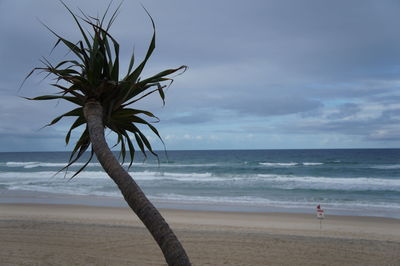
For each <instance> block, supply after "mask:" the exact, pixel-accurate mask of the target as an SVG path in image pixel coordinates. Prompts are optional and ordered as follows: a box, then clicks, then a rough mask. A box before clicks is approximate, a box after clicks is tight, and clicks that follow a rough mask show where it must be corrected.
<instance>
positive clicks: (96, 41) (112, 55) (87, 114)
mask: <svg viewBox="0 0 400 266" xmlns="http://www.w3.org/2000/svg"><path fill="white" fill-rule="evenodd" d="M62 4H63V5H64V6H65V8H66V9H67V10H68V12H69V13H70V14H71V15H72V18H73V19H74V21H75V23H76V25H77V27H78V29H79V31H80V33H81V37H82V40H80V41H78V42H71V41H68V40H66V39H64V38H63V37H61V36H59V35H58V34H57V33H55V32H54V31H53V30H51V29H50V28H48V27H47V26H46V25H45V26H46V27H47V28H48V29H49V30H50V31H51V32H52V33H53V34H55V36H56V37H57V42H56V44H55V46H54V47H53V49H54V48H55V47H56V46H58V45H59V44H63V45H65V46H66V47H67V48H68V49H69V50H70V52H72V53H70V54H72V55H73V59H68V60H65V61H62V62H59V63H58V64H56V65H53V64H51V63H50V62H49V61H48V60H47V59H43V60H42V63H43V64H44V66H43V67H37V68H34V69H33V70H32V71H31V72H30V73H29V74H28V76H27V77H26V79H27V78H28V77H29V76H31V75H32V73H33V72H35V71H41V72H45V73H47V74H48V75H50V76H53V77H54V80H55V81H54V83H53V84H51V85H53V86H54V87H55V88H57V90H58V93H55V94H53V95H44V96H39V97H35V98H28V99H30V100H54V99H58V100H60V99H61V100H66V101H68V102H71V103H73V104H75V105H77V108H75V109H73V110H71V111H69V112H67V113H65V114H63V115H61V116H58V117H57V118H55V119H54V120H53V121H51V122H50V123H49V124H48V125H49V126H50V125H54V124H56V123H57V122H58V121H60V119H62V118H64V117H75V118H76V119H75V121H74V122H73V123H72V125H71V128H70V129H69V131H68V132H67V134H66V137H65V142H66V144H68V143H69V140H70V136H71V132H72V131H73V130H75V129H76V128H78V127H83V128H84V130H83V133H82V134H81V136H80V138H79V139H78V141H77V142H76V144H75V146H74V148H73V151H72V153H71V156H70V158H69V162H68V164H67V165H66V166H65V167H64V168H63V169H61V170H66V171H67V170H68V167H69V166H71V165H73V164H74V163H75V162H76V161H77V160H78V159H79V158H81V156H82V155H83V154H84V153H85V152H86V151H88V150H90V157H89V159H88V161H87V162H86V164H84V166H83V167H81V168H80V169H79V170H78V171H77V172H76V173H75V174H74V175H73V176H72V177H74V176H76V175H78V174H79V173H80V172H81V171H82V170H83V169H84V168H85V167H86V166H87V164H88V163H89V162H90V160H91V159H92V158H93V155H94V154H95V155H96V157H97V159H98V161H99V162H100V164H101V165H102V167H103V168H104V170H105V171H106V172H107V174H108V175H109V176H110V178H111V179H112V180H113V181H114V182H115V183H116V184H117V186H118V188H119V189H120V191H121V193H122V195H123V196H124V198H125V200H126V202H127V203H128V205H129V206H130V208H131V209H132V210H133V211H134V212H135V213H136V215H137V216H138V217H139V218H140V220H141V221H142V222H143V223H144V225H145V226H146V227H147V229H148V230H149V231H150V233H151V235H152V236H153V238H154V239H155V241H156V242H157V244H158V245H159V247H160V248H161V250H162V252H163V254H164V257H165V260H166V262H167V263H168V265H190V261H189V258H188V256H187V254H186V252H185V250H184V248H183V247H182V245H181V243H180V242H179V240H178V239H177V237H176V235H175V234H174V233H173V231H172V230H171V228H170V227H169V225H168V223H167V222H166V221H165V220H164V218H163V217H162V216H161V214H160V213H159V211H158V210H157V209H156V208H155V207H154V206H153V204H152V203H151V202H150V201H149V200H148V199H147V197H146V196H145V194H144V193H143V192H142V190H141V189H140V187H139V186H138V185H137V184H136V182H135V181H134V180H133V179H132V177H131V176H130V175H129V174H128V172H127V171H126V170H125V169H124V168H123V167H122V164H123V163H124V161H125V158H126V155H127V154H128V153H129V154H128V155H129V157H130V164H129V167H131V166H132V163H133V160H134V153H135V148H136V149H139V150H140V151H141V152H142V153H143V154H144V155H145V156H146V150H147V151H148V152H150V153H152V154H154V155H155V156H157V154H156V153H155V152H154V151H153V149H152V147H151V144H150V142H149V141H148V139H147V138H146V136H145V135H144V134H143V133H142V131H141V130H140V129H139V127H140V126H145V127H148V128H149V129H150V130H151V131H152V132H154V134H155V135H156V136H158V138H160V140H161V141H162V139H161V137H160V135H159V133H158V131H157V129H156V128H155V127H154V126H153V125H152V124H151V123H150V122H149V121H148V119H149V118H150V119H153V120H156V121H158V118H157V117H156V116H155V115H153V114H152V113H151V112H149V111H145V110H139V109H134V108H130V106H131V105H132V104H134V103H136V102H137V101H139V100H141V99H143V98H145V97H146V96H148V95H150V94H152V93H155V92H157V93H158V94H159V95H160V97H161V99H162V101H163V102H164V97H165V95H164V88H165V87H166V85H165V83H167V85H170V84H171V83H172V81H173V80H172V79H171V78H170V77H169V76H170V75H171V74H173V73H178V72H184V71H185V70H186V68H187V67H186V66H181V67H178V68H174V69H167V70H165V71H162V72H160V73H158V74H156V75H153V76H151V77H148V78H141V77H140V76H141V73H142V70H143V68H144V66H145V64H146V63H147V61H148V59H149V57H150V56H151V54H152V52H153V50H154V48H155V25H154V21H153V19H152V17H151V16H150V14H149V13H148V12H147V10H146V9H144V10H145V11H146V13H147V14H148V16H149V17H150V20H151V22H152V26H153V37H152V40H151V42H150V46H149V48H148V50H147V53H146V56H145V57H144V60H143V61H142V62H141V63H140V64H138V65H137V66H136V67H135V68H133V67H134V64H135V62H134V55H132V57H131V60H130V63H129V66H128V73H127V74H126V75H125V77H123V78H122V79H120V78H119V77H120V66H119V44H118V42H117V41H116V40H115V39H114V38H113V37H112V36H111V35H110V33H109V29H110V27H111V25H112V23H113V22H114V20H115V18H116V16H117V13H118V10H119V9H120V6H121V5H119V6H118V7H117V8H116V10H115V12H113V13H112V14H110V16H109V17H110V18H109V19H107V21H106V19H105V18H106V17H107V13H108V11H109V9H110V5H111V3H110V5H109V6H108V7H107V9H106V12H105V13H104V15H103V16H102V17H101V18H99V17H96V18H94V17H91V16H88V15H86V14H84V13H83V12H82V11H81V15H79V16H78V15H76V14H75V13H73V12H72V11H71V10H70V8H69V7H68V6H67V5H66V4H65V3H63V2H62ZM81 23H82V24H81ZM83 24H84V25H87V26H88V27H89V28H90V29H91V30H90V31H88V30H87V29H85V28H84V27H82V25H83ZM26 79H25V80H26ZM168 83H169V84H168ZM146 117H147V119H146ZM105 129H110V130H111V131H112V132H114V133H115V134H116V137H117V143H116V145H120V149H121V150H120V158H122V159H121V160H120V161H121V162H120V161H119V160H118V159H117V158H116V157H115V156H114V154H113V153H112V152H111V150H110V148H109V146H108V144H107V142H106V140H105V137H104V131H105ZM131 137H132V139H133V137H134V141H133V140H132V139H131ZM134 144H135V145H134ZM61 170H60V171H61Z"/></svg>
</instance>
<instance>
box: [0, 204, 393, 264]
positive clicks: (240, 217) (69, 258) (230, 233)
mask: <svg viewBox="0 0 400 266" xmlns="http://www.w3.org/2000/svg"><path fill="white" fill-rule="evenodd" d="M162 213H163V214H164V215H165V217H166V219H167V221H168V222H169V223H170V224H171V226H172V228H173V229H174V231H175V232H176V234H177V235H178V237H179V238H180V240H181V241H182V243H183V245H184V247H185V248H186V250H187V252H188V255H189V257H190V258H191V260H192V262H193V265H249V266H252V265H393V266H398V265H400V220H398V219H388V218H374V217H350V216H328V217H327V218H326V219H325V220H324V221H323V223H322V230H320V229H319V221H318V220H317V219H316V217H315V216H314V215H310V214H288V213H228V212H227V213H223V212H203V211H180V210H162ZM0 265H165V262H164V260H163V257H162V253H161V251H160V250H159V248H158V247H157V245H156V243H155V242H154V241H153V239H152V238H151V236H150V235H149V233H148V232H147V231H146V229H145V228H144V226H143V225H142V224H141V223H140V222H139V221H138V219H137V218H136V217H135V216H134V215H133V214H132V213H131V211H130V210H129V209H127V208H112V207H87V206H77V205H39V204H0Z"/></svg>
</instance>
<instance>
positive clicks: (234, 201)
mask: <svg viewBox="0 0 400 266" xmlns="http://www.w3.org/2000/svg"><path fill="white" fill-rule="evenodd" d="M150 198H151V199H152V200H158V201H173V202H179V203H192V204H193V203H194V204H198V203H200V204H201V203H203V204H210V203H211V204H226V205H235V206H237V205H239V206H240V205H242V206H258V207H277V208H284V209H285V208H305V209H309V208H311V209H314V208H315V206H316V205H317V204H320V203H321V200H313V199H309V200H301V201H296V202H295V201H292V200H282V199H280V200H276V199H269V198H263V197H254V196H193V195H181V194H175V193H164V194H160V195H156V196H151V197H150ZM322 202H323V206H324V207H326V208H330V209H342V210H343V209H347V210H357V211H362V210H364V209H371V208H375V209H396V210H397V211H398V210H400V204H399V203H388V202H369V201H362V200H360V201H352V202H345V201H341V200H329V199H323V200H322Z"/></svg>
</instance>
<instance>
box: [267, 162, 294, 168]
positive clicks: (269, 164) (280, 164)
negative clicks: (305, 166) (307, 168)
mask: <svg viewBox="0 0 400 266" xmlns="http://www.w3.org/2000/svg"><path fill="white" fill-rule="evenodd" d="M259 164H260V165H263V166H268V167H290V166H296V165H298V163H294V162H290V163H269V162H265V163H259Z"/></svg>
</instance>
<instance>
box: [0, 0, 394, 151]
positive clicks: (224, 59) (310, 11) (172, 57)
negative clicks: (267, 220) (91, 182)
mask: <svg viewBox="0 0 400 266" xmlns="http://www.w3.org/2000/svg"><path fill="white" fill-rule="evenodd" d="M66 2H67V3H68V4H69V5H70V6H71V7H72V8H75V7H76V6H79V7H81V8H82V9H83V10H86V11H89V12H90V13H91V14H93V15H96V13H98V12H99V13H101V11H102V10H104V8H105V7H106V6H107V4H108V2H109V1H106V0H101V1H78V0H69V1H66ZM143 4H144V5H145V6H146V8H147V9H148V10H149V11H150V13H151V14H152V16H153V18H154V19H155V21H156V25H157V48H156V51H155V53H154V56H153V58H151V60H150V62H149V67H148V68H147V69H146V71H145V73H147V74H151V73H154V72H158V71H160V70H162V69H164V68H170V67H176V66H179V65H181V64H187V65H189V67H190V68H189V70H188V71H187V72H186V73H185V74H184V75H182V76H179V77H177V78H176V82H175V83H174V84H173V85H172V87H171V88H170V89H169V90H168V92H167V106H166V107H165V108H163V109H161V108H160V107H159V106H160V101H159V99H156V97H152V98H149V100H148V101H146V102H145V103H143V107H145V108H150V109H151V110H155V113H156V114H158V113H162V115H160V117H162V119H163V121H164V123H165V124H169V123H171V124H181V125H185V124H193V122H195V123H201V124H207V126H210V130H211V125H212V124H223V123H225V122H226V121H229V122H230V123H236V124H237V125H236V124H235V125H236V126H232V127H241V126H244V124H246V125H245V126H246V127H253V128H258V127H263V126H266V127H268V128H274V129H276V130H277V131H278V132H286V133H290V132H298V133H302V134H311V133H320V134H326V133H332V132H337V133H338V134H343V135H351V136H354V135H357V136H359V137H360V138H362V139H364V140H366V141H369V140H371V141H374V140H378V139H380V140H385V141H388V142H390V141H393V140H395V135H396V134H395V133H396V132H397V131H396V130H397V128H394V127H393V123H398V114H397V111H395V110H396V107H395V105H396V104H397V102H398V100H399V99H400V93H399V88H398V87H399V85H398V84H400V83H399V78H398V76H399V72H400V66H399V62H400V49H399V47H400V35H399V34H398V27H397V26H396V25H399V23H400V17H399V16H398V14H399V12H400V4H399V3H397V2H395V1H373V0H366V1H345V0H339V1H332V2H329V3H328V2H321V1H318V0H307V1H301V2H299V1H288V0H283V1H277V0H276V1H272V0H267V1H261V0H260V1H250V2H249V1H247V2H246V1H235V2H233V1H227V0H226V1H201V2H199V1H176V0H171V1H154V0H145V1H143ZM0 7H1V8H0V34H1V35H2V41H1V42H0V62H2V63H1V64H0V90H1V93H2V94H1V96H2V100H0V104H1V108H0V110H1V114H0V119H1V125H0V134H8V133H7V132H13V131H15V132H25V133H26V134H27V135H24V137H26V138H29V136H28V135H29V134H31V133H27V132H33V131H30V130H33V128H34V127H35V126H34V125H35V124H40V125H42V124H44V123H46V122H47V121H48V120H49V119H51V117H52V116H54V115H52V114H50V113H49V110H48V106H49V105H48V104H43V105H40V104H38V105H36V104H31V103H25V102H22V101H20V100H16V97H14V95H16V94H17V90H18V86H19V84H20V83H21V81H22V80H23V78H24V77H25V75H26V73H28V72H29V71H30V69H32V68H33V67H35V66H38V65H40V63H39V61H38V60H39V58H40V57H41V56H43V55H44V56H48V55H49V52H50V49H51V47H52V45H53V44H54V41H55V38H54V36H52V35H51V34H50V33H49V32H48V31H47V30H46V29H45V28H44V27H43V26H41V25H40V23H39V22H38V20H37V18H39V19H40V20H42V21H43V22H45V23H46V24H47V25H49V26H50V27H51V28H53V29H55V30H56V31H57V32H59V33H60V34H62V35H65V36H67V37H68V38H72V39H74V38H78V34H79V33H78V31H76V28H75V26H74V24H73V21H72V19H71V18H70V16H69V15H68V14H67V12H66V11H65V10H64V8H63V7H62V6H61V4H60V3H58V2H57V1H52V0H38V1H28V0H21V1H11V0H3V1H0ZM113 32H114V34H115V36H116V37H117V39H119V40H120V41H121V48H122V50H121V51H122V62H124V63H126V64H127V63H128V59H127V57H128V56H129V54H130V52H131V49H132V47H133V46H135V51H136V52H137V61H139V60H140V58H143V55H144V53H145V50H146V48H147V45H148V44H149V40H150V38H151V24H150V21H149V19H148V18H147V17H146V14H145V12H144V11H143V10H142V9H141V7H140V5H139V4H138V3H136V2H129V1H126V2H124V4H123V9H122V10H121V13H120V16H119V18H118V19H117V21H116V23H115V25H114V27H113ZM64 54H65V50H62V49H61V50H56V51H55V52H54V54H52V55H51V56H49V58H50V59H51V60H54V61H57V60H58V59H60V58H63V56H64ZM38 80H40V77H37V76H33V78H32V79H31V80H29V81H28V82H27V84H26V85H25V87H24V89H23V90H22V91H21V92H20V94H22V95H24V96H33V95H40V94H43V93H47V92H49V91H50V89H49V86H48V85H46V84H47V81H45V82H43V83H41V84H38ZM13 97H14V98H13ZM372 104H379V105H380V106H381V108H380V109H379V110H375V111H374V110H373V109H371V110H369V111H368V112H370V113H371V114H370V117H362V116H361V114H362V113H363V112H365V111H366V108H365V107H366V106H370V105H372ZM51 106H54V105H51ZM66 109H67V106H64V105H62V104H61V105H60V106H58V108H57V109H54V113H57V114H58V113H62V111H63V110H66ZM274 118H278V119H275V120H274ZM279 119H281V120H282V122H280V121H279ZM249 120H252V121H254V122H253V123H254V124H253V125H248V123H249V122H248V121H249ZM277 120H278V121H277ZM16 121H18V122H16ZM30 121H34V123H30ZM266 121H267V122H266ZM266 123H267V124H268V125H265V124H266ZM288 124H289V125H290V127H289V126H287V125H288ZM63 126H64V124H61V127H63ZM1 132H3V133H1ZM25 133H21V134H25ZM189 133H190V132H189ZM32 134H33V133H32ZM193 135H194V134H193ZM32 136H33V135H32ZM385 136H386V137H385ZM390 136H391V137H390ZM22 138H23V137H22V135H21V139H22ZM388 145H389V144H388Z"/></svg>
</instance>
